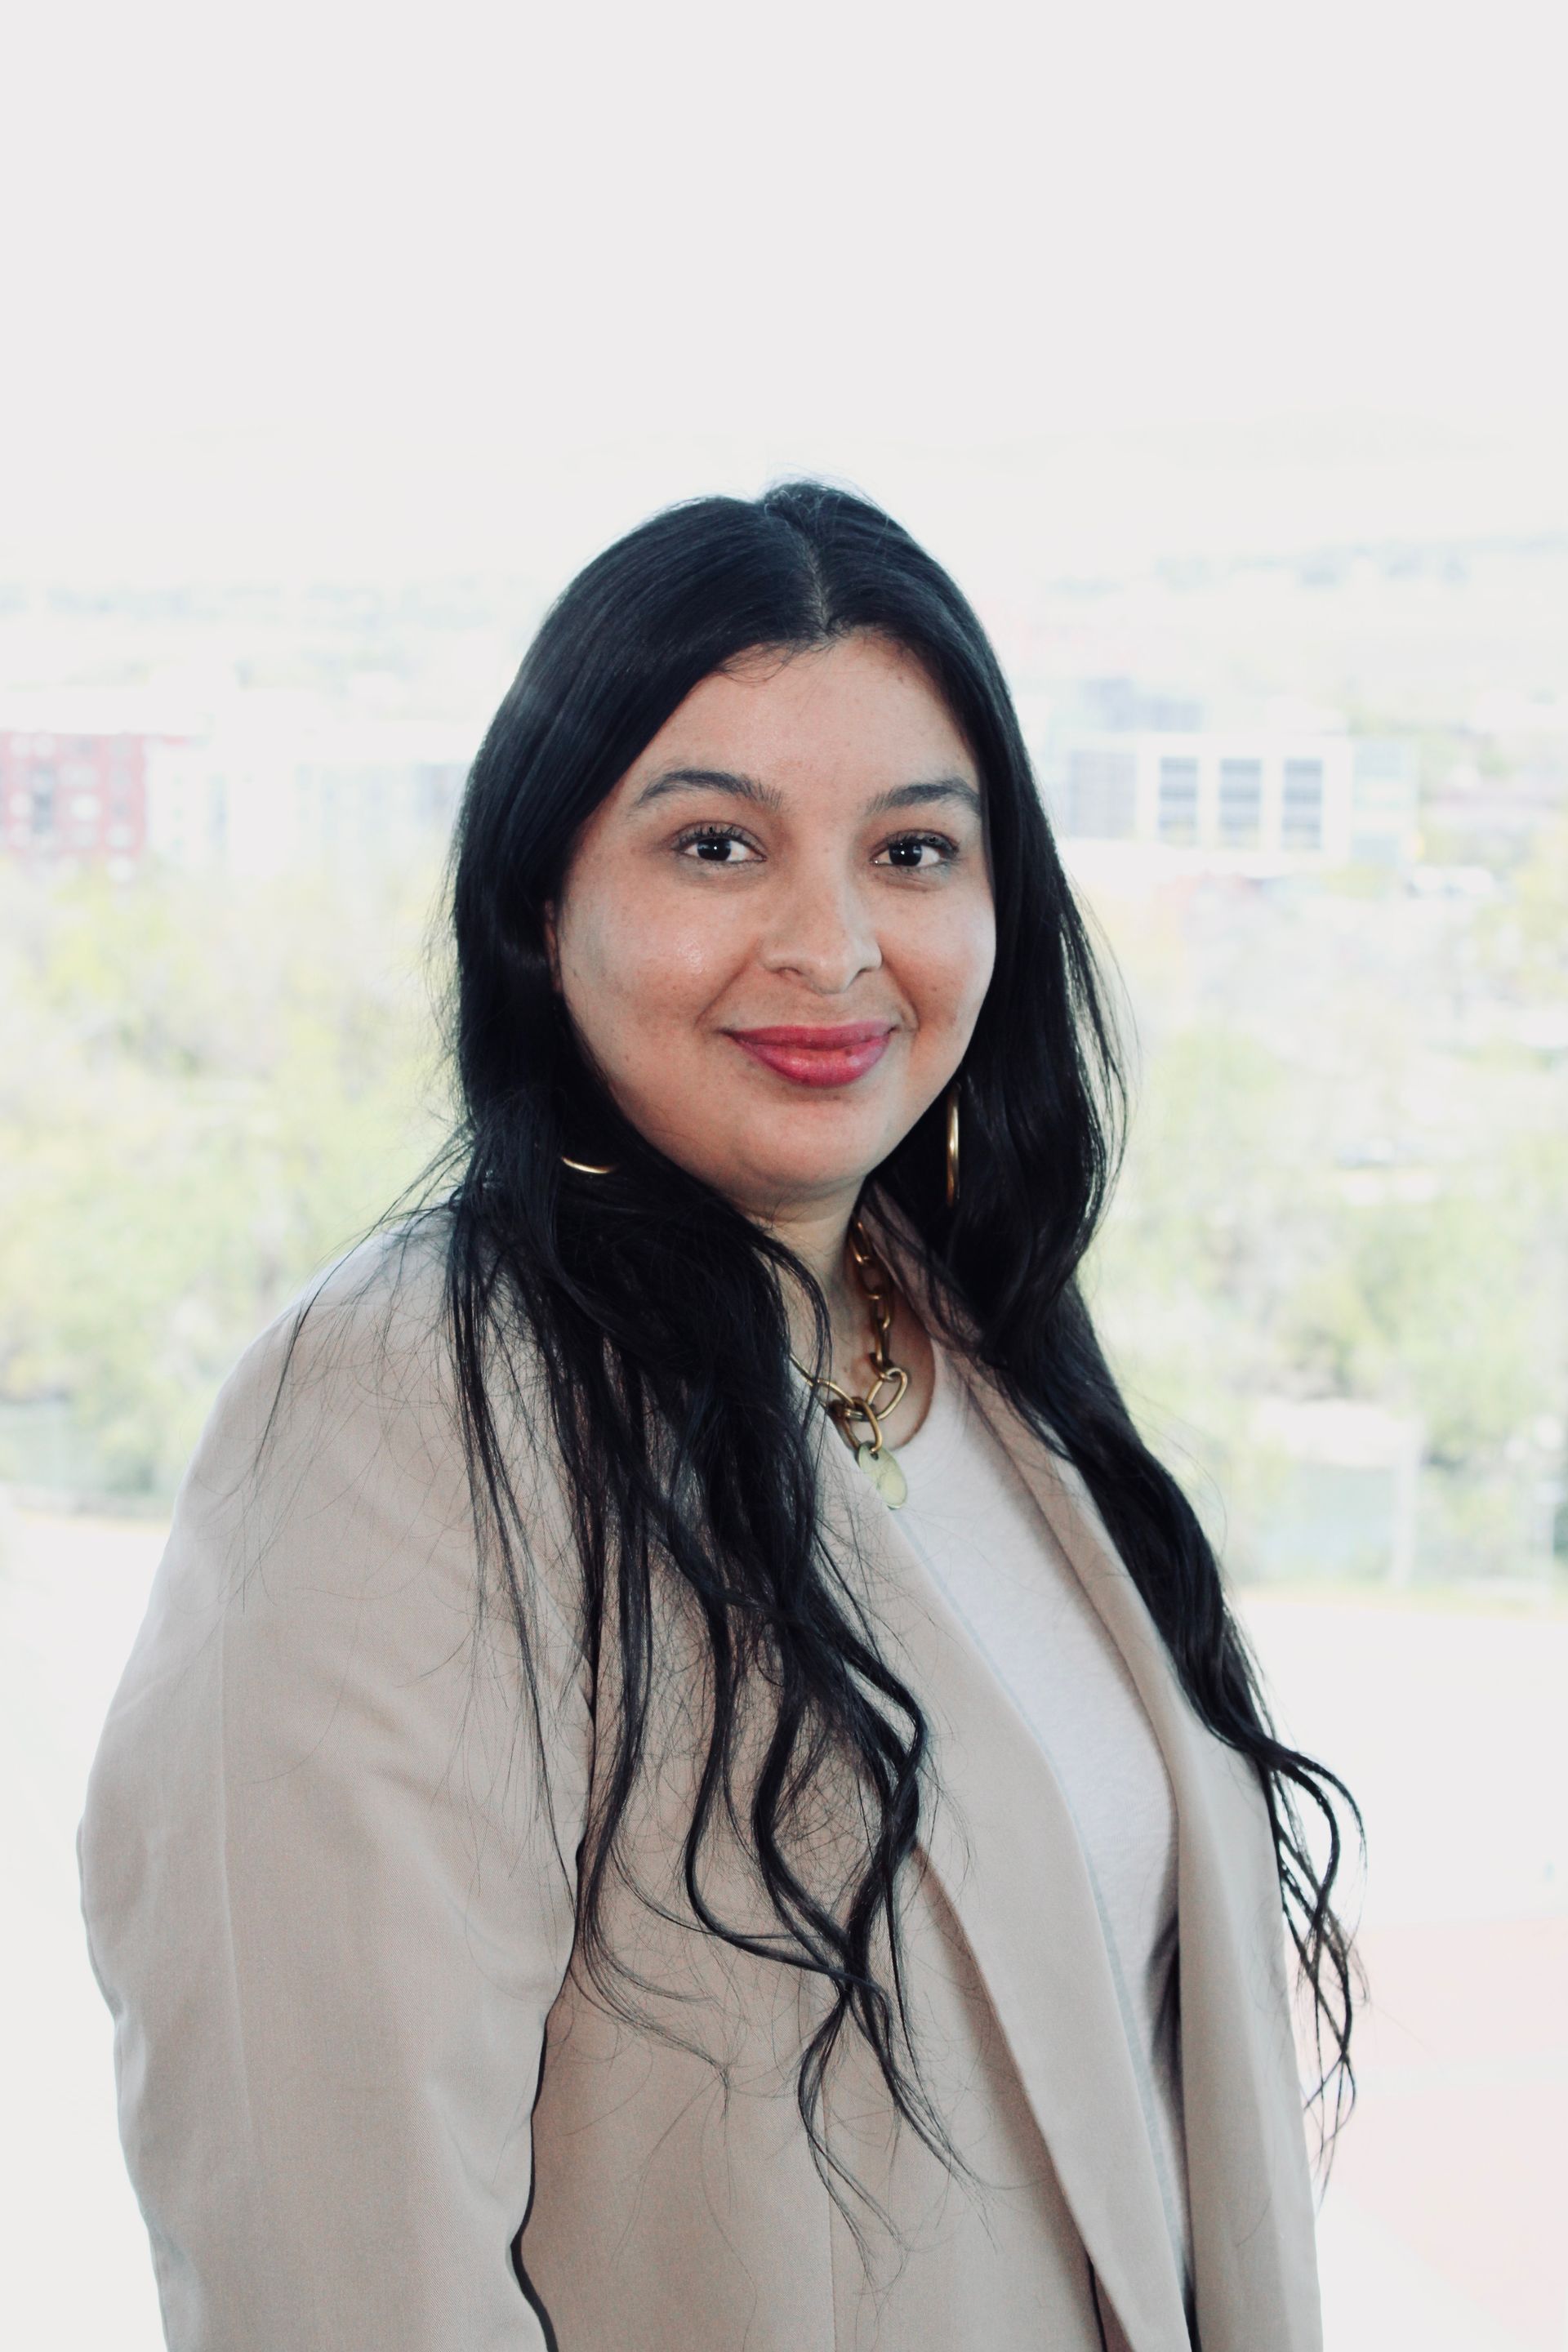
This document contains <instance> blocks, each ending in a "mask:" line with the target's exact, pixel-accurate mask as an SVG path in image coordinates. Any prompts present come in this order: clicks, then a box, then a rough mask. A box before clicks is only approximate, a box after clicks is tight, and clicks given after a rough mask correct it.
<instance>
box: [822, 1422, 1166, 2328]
mask: <svg viewBox="0 0 1568 2352" xmlns="http://www.w3.org/2000/svg"><path fill="white" fill-rule="evenodd" d="M823 1458H824V1465H825V1486H824V1502H825V1505H826V1507H827V1511H828V1516H829V1521H830V1525H831V1526H832V1527H833V1528H834V1530H835V1532H836V1533H837V1534H838V1536H839V1537H840V1538H841V1539H842V1538H847V1544H848V1547H849V1549H851V1550H852V1552H853V1553H854V1555H855V1556H856V1557H857V1558H858V1561H859V1563H860V1570H861V1577H862V1579H863V1584H862V1597H863V1599H864V1601H865V1603H866V1606H867V1608H868V1613H869V1614H870V1616H871V1618H872V1620H873V1622H874V1624H875V1627H876V1630H877V1633H878V1636H879V1643H881V1645H882V1647H883V1653H884V1655H886V1656H888V1658H889V1663H890V1664H894V1665H895V1667H896V1668H897V1669H898V1670H900V1671H901V1672H902V1673H903V1674H904V1675H906V1677H907V1678H908V1680H909V1682H910V1685H911V1687H912V1688H913V1689H914V1690H915V1691H916V1692H917V1693H918V1694H919V1696H920V1698H921V1703H922V1705H923V1706H925V1708H926V1710H927V1714H928V1717H929V1719H930V1721H931V1728H932V1734H933V1748H934V1763H935V1780H936V1784H935V1787H934V1790H932V1791H931V1792H930V1795H929V1796H928V1801H927V1816H926V1821H925V1823H924V1833H923V1837H922V1844H923V1848H924V1852H925V1855H926V1859H927V1862H928V1864H929V1865H930V1867H931V1869H932V1870H933V1871H934V1872H935V1874H936V1875H937V1877H938V1878H939V1880H940V1881H941V1883H942V1887H943V1889H944V1891H945V1893H946V1895H947V1897H948V1900H949V1901H950V1902H951V1904H952V1907H953V1910H954V1912H955V1913H956V1915H957V1916H958V1918H959V1920H960V1921H961V1923H962V1925H963V1930H964V1933H965V1935H966V1937H968V1940H969V1944H970V1947H971V1949H972V1950H973V1954H974V1958H975V1961H976V1964H977V1966H978V1967H979V1969H980V1970H981V1973H982V1975H983V1976H984V1979H985V1981H986V1984H987V1987H988V1989H989V1990H990V1993H991V1996H992V2000H993V2002H994V2007H995V2011H996V2015H997V2019H998V2021H999V2022H1000V2025H1001V2028H1002V2031H1003V2032H1004V2034H1005V2038H1006V2041H1007V2043H1008V2046H1009V2048H1010V2050H1011V2052H1012V2054H1013V2059H1014V2063H1016V2067H1017V2070H1018V2074H1019V2079H1020V2081H1021V2082H1022V2084H1023V2087H1024V2091H1025V2095H1026V2097H1027V2099H1028V2101H1029V2104H1030V2106H1031V2107H1032V2109H1033V2111H1034V2115H1035V2117H1036V2120H1037V2123H1038V2125H1039V2127H1040V2131H1041V2134H1042V2136H1043V2137H1044V2139H1045V2141H1046V2144H1047V2147H1048V2148H1049V2150H1050V2154H1051V2159H1052V2162H1053V2164H1054V2165H1055V2167H1056V2170H1057V2174H1058V2179H1059V2180H1060V2183H1061V2187H1062V2191H1063V2194H1064V2195H1065V2197H1066V2198H1067V2200H1068V2205H1069V2206H1070V2208H1071V2210H1072V2212H1073V2216H1074V2219H1075V2220H1076V2221H1077V2223H1078V2227H1079V2234H1080V2236H1081V2237H1082V2239H1083V2242H1084V2245H1085V2247H1086V2249H1087V2251H1088V2253H1089V2259H1090V2261H1091V2262H1092V2263H1093V2264H1094V2267H1095V2270H1096V2271H1097V2272H1098V2273H1099V2275H1100V2280H1101V2283H1102V2284H1103V2285H1104V2288H1105V2290H1106V2292H1107V2293H1108V2294H1109V2295H1110V2300H1111V2302H1112V2304H1113V2305H1114V2306H1115V2309H1116V2314H1117V2316H1118V2318H1119V2319H1120V2321H1121V2326H1122V2327H1123V2329H1124V2331H1125V2333H1126V2336H1127V2338H1128V2341H1129V2343H1130V2344H1131V2347H1132V2352H1187V2347H1188V2343H1189V2338H1188V2334H1187V2327H1186V2322H1185V2319H1184V2314H1183V2309H1182V2296H1181V2288H1180V2282H1179V2277H1178V2272H1177V2264H1176V2258H1175V2253H1174V2250H1173V2246H1172V2243H1171V2239H1170V2234H1169V2230H1168V2227H1167V2224H1166V2220H1165V2214H1164V2208H1163V2202H1162V2200H1161V2196H1160V2189H1159V2183H1158V2180H1157V2178H1156V2175H1155V2171H1154V2165H1153V2158H1152V2153H1151V2151H1150V2147H1149V2139H1148V2129H1147V2126H1146V2124H1145V2121H1144V2116H1143V2110H1142V2102H1141V2098H1140V2094H1139V2088H1138V2083H1137V2078H1136V2076H1135V2074H1134V2072H1133V2068H1132V2062H1131V2057H1130V2055H1129V2053H1128V2048H1127V2039H1126V2031H1125V2027H1124V2025H1123V2023H1122V2018H1121V2007H1120V2004H1119V2001H1118V1998H1117V1992H1116V1987H1115V1982H1114V1979H1113V1978H1112V1975H1111V1971H1110V1961H1109V1958H1108V1956H1107V1952H1106V1946H1105V1937H1104V1931H1103V1928H1102V1927H1101V1924H1100V1910H1099V1906H1098V1903H1097V1900H1096V1897H1095V1894H1094V1890H1093V1886H1092V1885H1091V1883H1090V1880H1089V1874H1088V1872H1087V1870H1086V1868H1085V1865H1084V1861H1083V1854H1082V1850H1081V1847H1080V1845H1079V1836H1078V1832H1077V1829H1076V1826H1075V1824H1074V1822H1073V1820H1072V1817H1071V1815H1070V1813H1069V1812H1068V1806H1067V1802H1066V1800H1065V1798H1064V1796H1063V1794H1062V1790H1061V1788H1060V1785H1059V1783H1058V1780H1057V1778H1056V1774H1055V1772H1054V1771H1053V1770H1052V1769H1051V1766H1050V1764H1049V1762H1048V1761H1047V1758H1046V1757H1045V1755H1044V1754H1043V1753H1042V1751H1041V1749H1040V1748H1039V1746H1038V1745H1037V1742H1036V1740H1035V1738H1034V1737H1033V1735H1032V1734H1031V1732H1030V1731H1029V1729H1028V1727H1027V1726H1026V1724H1025V1722H1024V1720H1023V1718H1022V1717H1021V1716H1020V1715H1019V1713H1018V1712H1017V1709H1016V1706H1015V1705H1014V1703H1013V1700H1012V1698H1011V1697H1010V1696H1009V1695H1008V1693H1007V1692H1006V1691H1005V1689H1004V1688H1003V1686H1002V1685H1001V1684H1000V1683H999V1682H998V1681H997V1679H996V1677H995V1675H994V1673H993V1672H992V1670H991V1668H990V1666H989V1664H987V1663H986V1661H985V1660H984V1657H983V1656H982V1654H981V1653H980V1652H979V1651H978V1649H977V1648H976V1647H975V1644H974V1643H973V1640H972V1638H971V1636H970V1635H969V1633H968V1632H967V1630H966V1628H965V1627H964V1625H963V1622H962V1620H961V1619H960V1618H959V1617H958V1616H957V1615H956V1613H955V1612H954V1611H953V1610H952V1607H951V1605H950V1604H949V1602H948V1601H947V1599H946V1597H945V1595H944V1594H943V1593H942V1590H941V1588H940V1586H939V1585H938V1584H937V1583H936V1581H935V1580H934V1579H933V1578H932V1577H931V1574H930V1572H929V1570H927V1568H926V1566H925V1564H924V1561H923V1560H922V1559H921V1557H920V1555H919V1553H918V1552H917V1551H916V1550H915V1549H914V1548H913V1546H912V1545H910V1543H909V1542H908V1541H907V1540H906V1539H905V1538H903V1537H902V1536H900V1534H899V1532H898V1528H897V1521H896V1518H895V1517H893V1516H892V1515H891V1514H890V1513H889V1511H888V1510H887V1508H886V1507H885V1506H884V1505H883V1504H882V1502H881V1500H880V1499H879V1496H877V1495H876V1494H875V1493H874V1492H873V1491H872V1489H871V1487H870V1486H869V1484H868V1481H867V1480H866V1479H865V1478H864V1477H863V1476H862V1475H861V1474H860V1472H859V1471H858V1469H857V1468H856V1467H855V1465H854V1463H853V1461H852V1459H851V1457H850V1455H849V1454H848V1452H847V1449H846V1448H845V1447H844V1446H843V1445H842V1444H840V1443H839V1442H838V1440H837V1438H836V1437H832V1436H828V1437H827V1438H826V1442H825V1444H824V1446H823Z"/></svg>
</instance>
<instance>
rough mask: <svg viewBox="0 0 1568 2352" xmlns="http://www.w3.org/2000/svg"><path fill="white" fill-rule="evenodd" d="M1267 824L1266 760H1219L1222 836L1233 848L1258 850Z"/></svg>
mask: <svg viewBox="0 0 1568 2352" xmlns="http://www.w3.org/2000/svg"><path fill="white" fill-rule="evenodd" d="M1262 823H1263V762H1262V761H1261V760H1222V761H1220V763H1219V837H1220V839H1221V841H1223V842H1224V843H1225V844H1226V846H1227V847H1228V848H1231V849H1256V848H1257V846H1258V834H1259V831H1260V829H1261V827H1262Z"/></svg>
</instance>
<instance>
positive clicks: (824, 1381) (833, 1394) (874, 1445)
mask: <svg viewBox="0 0 1568 2352" xmlns="http://www.w3.org/2000/svg"><path fill="white" fill-rule="evenodd" d="M848 1243H849V1255H850V1257H851V1258H852V1259H853V1261H854V1265H855V1272H856V1274H857V1275H858V1277H859V1282H860V1287H861V1289H862V1290H863V1291H864V1292H865V1294H866V1299H867V1304H868V1306H869V1307H870V1309H871V1347H870V1357H871V1369H872V1370H873V1371H874V1372H875V1373H876V1375H877V1377H876V1379H875V1380H874V1381H872V1383H871V1386H870V1388H869V1389H868V1391H867V1392H866V1394H865V1395H864V1396H858V1395H856V1394H855V1393H854V1392H853V1391H851V1390H849V1389H845V1388H840V1387H839V1385H838V1382H837V1381H833V1380H829V1379H828V1378H827V1376H826V1373H821V1372H808V1371H807V1370H806V1369H805V1365H804V1364H803V1363H801V1362H800V1360H798V1358H797V1357H795V1356H794V1355H793V1354H792V1355H791V1357H790V1362H791V1363H792V1364H794V1366H795V1370H796V1371H797V1372H799V1373H800V1375H801V1377H802V1378H803V1379H804V1380H807V1381H810V1382H811V1385H812V1387H813V1388H814V1389H816V1390H817V1391H819V1392H821V1393H824V1394H826V1397H827V1400H828V1403H827V1412H828V1414H829V1416H830V1417H831V1419H832V1422H833V1424H834V1426H835V1428H836V1429H837V1431H838V1433H839V1434H840V1435H841V1436H842V1437H843V1439H844V1440H845V1443H846V1444H847V1445H849V1446H850V1447H851V1449H852V1450H853V1452H854V1455H855V1459H856V1462H857V1464H858V1465H859V1467H860V1468H861V1469H862V1470H863V1471H864V1472H865V1474H866V1475H867V1477H868V1478H869V1480H870V1481H871V1484H872V1485H873V1486H875V1487H876V1489H877V1492H878V1493H879V1495H880V1496H881V1497H882V1500H883V1502H884V1503H886V1504H887V1506H888V1507H889V1510H893V1511H896V1510H897V1509H898V1507H899V1506H900V1503H902V1502H905V1501H907V1500H908V1497H909V1491H910V1487H909V1481H908V1479H907V1478H906V1477H905V1476H904V1474H903V1472H902V1470H901V1469H900V1467H899V1463H898V1457H897V1455H896V1454H894V1453H893V1452H892V1450H891V1449H890V1447H889V1446H887V1445H885V1444H884V1443H883V1440H882V1423H883V1422H884V1420H885V1419H886V1418H887V1416H888V1414H889V1413H890V1412H897V1411H898V1409H899V1406H900V1404H901V1402H903V1397H904V1392H905V1391H906V1390H907V1389H908V1387H909V1385H910V1376H909V1374H908V1372H907V1371H906V1370H904V1368H903V1366H902V1365H901V1364H895V1363H894V1361H893V1360H892V1358H891V1357H890V1356H889V1353H888V1339H889V1334H890V1333H891V1331H892V1328H893V1288H892V1285H891V1283H890V1282H889V1280H888V1279H887V1278H886V1273H885V1269H884V1268H883V1265H882V1263H881V1261H880V1259H879V1257H878V1256H877V1255H876V1252H875V1251H874V1250H873V1249H872V1247H871V1244H870V1243H869V1242H868V1240H867V1238H866V1229H865V1227H864V1226H863V1225H862V1224H861V1223H860V1220H859V1218H858V1217H855V1218H852V1219H851V1220H850V1224H849V1235H848ZM885 1389H891V1390H892V1394H891V1396H884V1395H883V1393H882V1392H883V1391H884V1390H885ZM856 1422H859V1423H863V1424H864V1426H865V1427H866V1428H867V1429H868V1431H869V1432H870V1434H869V1436H868V1437H862V1438H859V1439H857V1438H856V1436H855V1433H854V1428H853V1423H856Z"/></svg>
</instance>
